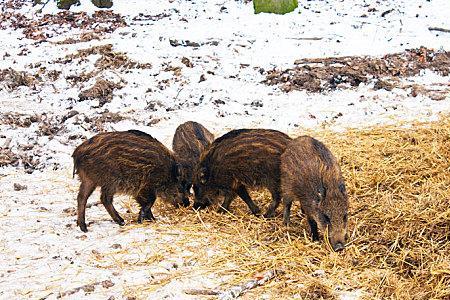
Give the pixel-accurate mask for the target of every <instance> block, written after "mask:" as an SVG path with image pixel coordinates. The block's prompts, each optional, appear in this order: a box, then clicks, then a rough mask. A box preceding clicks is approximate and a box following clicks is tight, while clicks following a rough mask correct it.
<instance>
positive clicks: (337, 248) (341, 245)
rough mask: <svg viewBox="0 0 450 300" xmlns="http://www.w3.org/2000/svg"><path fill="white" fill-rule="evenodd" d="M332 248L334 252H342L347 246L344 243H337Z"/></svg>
mask: <svg viewBox="0 0 450 300" xmlns="http://www.w3.org/2000/svg"><path fill="white" fill-rule="evenodd" d="M332 246H333V250H334V251H336V252H339V251H342V250H344V248H345V245H344V243H342V242H337V243H335V244H334V245H332Z"/></svg>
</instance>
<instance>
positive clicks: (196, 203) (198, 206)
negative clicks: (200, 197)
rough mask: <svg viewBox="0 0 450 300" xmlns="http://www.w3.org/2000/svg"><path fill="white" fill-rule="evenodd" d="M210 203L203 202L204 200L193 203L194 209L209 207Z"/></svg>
mask: <svg viewBox="0 0 450 300" xmlns="http://www.w3.org/2000/svg"><path fill="white" fill-rule="evenodd" d="M208 206H209V205H208V204H207V203H202V202H194V204H193V205H192V207H193V208H194V209H204V208H207V207H208Z"/></svg>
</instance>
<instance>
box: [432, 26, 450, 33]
mask: <svg viewBox="0 0 450 300" xmlns="http://www.w3.org/2000/svg"><path fill="white" fill-rule="evenodd" d="M428 30H429V31H440V32H447V33H450V29H445V28H440V27H428Z"/></svg>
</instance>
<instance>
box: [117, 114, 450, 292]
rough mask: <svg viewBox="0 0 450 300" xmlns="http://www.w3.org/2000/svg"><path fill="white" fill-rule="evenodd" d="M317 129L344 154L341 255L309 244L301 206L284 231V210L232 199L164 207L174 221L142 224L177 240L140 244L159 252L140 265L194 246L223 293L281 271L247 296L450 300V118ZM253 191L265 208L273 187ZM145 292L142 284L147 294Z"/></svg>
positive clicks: (199, 265)
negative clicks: (263, 212) (345, 209)
mask: <svg viewBox="0 0 450 300" xmlns="http://www.w3.org/2000/svg"><path fill="white" fill-rule="evenodd" d="M302 134H303V133H302ZM311 135H313V136H315V137H317V138H319V139H321V140H322V141H324V142H325V143H326V144H327V145H328V146H329V148H330V149H331V150H332V151H333V153H334V154H335V155H336V156H337V157H338V158H339V160H340V163H341V167H342V170H343V173H344V177H345V178H346V183H347V189H348V192H349V195H350V203H351V206H350V218H349V236H350V244H349V245H348V247H347V248H346V250H344V251H343V252H342V253H334V252H332V251H331V250H330V249H329V248H328V247H327V246H326V244H325V243H323V242H321V243H313V242H311V240H310V238H309V233H308V227H307V224H306V222H305V220H304V218H302V217H301V216H300V215H298V214H297V212H298V211H299V210H298V207H293V216H292V223H291V226H290V228H289V229H287V228H286V227H284V226H283V225H282V221H281V219H282V218H281V210H280V209H279V211H278V212H279V215H278V216H277V217H276V218H275V219H273V220H264V219H262V218H256V217H253V216H251V215H250V214H249V212H248V208H247V207H246V206H245V204H243V203H242V201H241V200H240V199H236V200H235V201H234V202H233V204H232V210H233V214H229V215H220V214H217V213H216V212H215V211H214V209H209V210H206V211H201V212H194V211H192V209H189V208H188V209H179V210H175V209H172V208H169V207H166V206H163V205H161V204H159V205H158V210H159V211H156V213H157V216H162V215H166V216H168V217H167V218H166V219H165V220H164V218H160V219H159V220H158V222H156V223H152V224H145V225H140V226H151V227H152V228H153V229H155V230H156V231H157V232H160V233H161V234H162V235H167V234H173V235H176V236H177V238H176V241H175V242H174V243H173V244H172V243H171V246H170V249H162V248H161V247H160V246H158V243H157V241H158V238H155V243H153V244H152V245H149V243H148V242H146V243H143V244H142V245H139V247H154V248H157V250H156V252H155V255H154V257H149V258H148V260H147V261H140V262H139V263H138V264H144V265H146V264H147V265H151V264H152V263H154V262H155V261H158V260H161V259H163V257H165V256H166V255H168V254H170V253H173V251H174V249H186V250H188V251H191V252H189V253H191V254H190V256H189V257H188V261H190V262H195V263H193V264H192V265H193V266H194V267H193V269H195V270H197V271H199V272H203V274H216V275H217V276H220V277H222V278H226V283H225V284H223V285H221V286H218V287H217V288H218V289H221V290H226V289H227V288H229V287H230V286H233V285H236V284H239V283H242V282H245V281H247V280H249V279H252V278H255V277H258V276H260V274H262V273H264V272H267V271H270V270H276V271H277V276H276V278H275V279H273V280H271V281H269V282H267V283H265V284H264V285H263V286H261V287H257V288H255V289H253V290H251V291H249V292H248V293H247V294H246V296H247V297H248V299H252V298H255V297H260V296H261V295H263V294H266V295H267V296H268V297H269V298H272V297H273V298H275V297H276V298H296V299H338V298H339V297H340V296H342V295H345V293H348V292H352V293H355V294H357V295H359V296H360V297H361V298H362V299H449V298H450V197H449V196H450V190H449V187H450V117H445V118H442V119H441V120H440V121H438V122H433V123H426V124H423V123H422V124H419V123H414V124H406V125H403V126H401V127H400V126H388V127H377V128H371V129H366V130H350V131H347V132H345V133H342V134H341V133H339V134H336V133H332V132H319V133H318V132H315V133H311ZM252 196H253V197H254V198H255V199H256V201H257V203H259V205H260V206H261V207H267V205H268V203H269V200H270V197H269V195H268V193H267V192H255V193H253V195H252ZM159 202H161V201H159ZM161 210H164V211H161ZM156 213H155V215H156ZM133 217H135V216H133ZM136 227H138V225H129V226H125V227H124V230H127V231H128V230H133V229H134V228H136ZM130 246H131V245H130ZM135 246H136V245H133V246H131V247H135ZM122 251H124V252H125V251H127V250H122ZM121 257H122V258H123V260H125V259H126V255H125V254H124V253H122V256H121V253H120V251H119V252H116V253H114V261H115V263H117V264H119V263H123V261H122V262H121V260H120V258H121ZM128 264H129V265H128V267H132V264H133V263H130V262H128ZM130 264H131V265H130ZM122 267H123V265H122V266H121V268H122ZM190 274H191V272H186V273H184V274H183V273H181V274H180V272H175V273H174V276H175V277H177V278H182V277H185V276H191V275H190ZM175 277H174V278H175ZM168 281H170V278H168V279H167V280H164V281H162V282H161V284H162V285H164V284H167V282H168ZM146 288H148V285H147V287H142V290H141V291H140V293H142V294H141V296H142V295H143V294H145V290H146ZM153 288H154V287H153ZM199 297H210V298H211V297H212V298H214V296H199Z"/></svg>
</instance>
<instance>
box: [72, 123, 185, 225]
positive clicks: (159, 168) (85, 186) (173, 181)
mask: <svg viewBox="0 0 450 300" xmlns="http://www.w3.org/2000/svg"><path fill="white" fill-rule="evenodd" d="M72 157H73V162H74V173H75V172H76V173H77V174H78V175H79V178H80V181H81V185H80V190H79V193H78V197H77V201H78V219H77V224H78V226H80V228H81V230H82V231H84V232H86V231H87V227H86V222H85V209H86V202H87V199H88V198H89V196H90V195H91V194H92V192H93V191H94V189H95V188H96V187H98V186H100V187H101V202H102V203H103V205H104V206H105V208H106V210H107V211H108V213H109V214H110V216H111V217H112V219H113V220H114V221H115V222H116V223H118V224H120V225H123V224H124V220H123V219H122V217H120V215H119V214H118V212H117V211H116V210H115V208H114V206H113V204H112V201H113V196H114V194H116V193H122V194H127V195H131V196H133V197H134V198H135V199H136V201H137V202H138V203H139V205H140V206H141V210H140V212H139V218H138V221H139V222H142V220H143V219H148V220H153V219H154V217H153V214H152V211H151V208H152V205H153V203H154V202H155V200H156V197H157V196H161V197H163V198H165V199H168V200H169V199H170V200H172V201H173V203H174V204H175V205H176V204H177V203H178V202H177V201H180V198H182V197H186V195H183V194H182V189H181V185H180V184H179V183H180V182H181V181H182V180H183V177H184V176H183V174H182V170H181V166H180V165H179V163H178V162H177V161H176V158H175V156H174V155H173V154H172V152H171V151H169V150H168V149H167V148H166V147H165V146H164V145H163V144H161V143H160V142H159V141H158V140H156V139H155V138H153V137H152V136H150V135H148V134H146V133H144V132H142V131H138V130H129V131H123V132H108V133H100V134H98V135H96V136H94V137H92V138H90V139H89V140H87V141H85V142H83V143H82V144H81V145H79V146H78V147H77V148H76V149H75V151H74V152H73V154H72Z"/></svg>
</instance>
